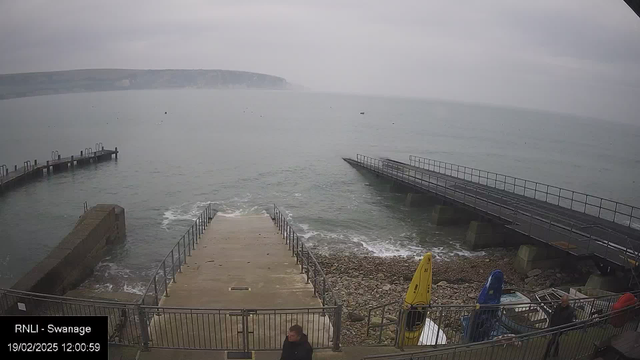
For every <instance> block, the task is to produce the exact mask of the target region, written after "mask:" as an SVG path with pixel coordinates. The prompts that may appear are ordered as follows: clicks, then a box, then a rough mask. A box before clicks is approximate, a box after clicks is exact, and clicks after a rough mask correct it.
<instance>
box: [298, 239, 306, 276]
mask: <svg viewBox="0 0 640 360" xmlns="http://www.w3.org/2000/svg"><path fill="white" fill-rule="evenodd" d="M297 258H299V260H300V274H304V243H302V254H300V256H299V257H297Z"/></svg>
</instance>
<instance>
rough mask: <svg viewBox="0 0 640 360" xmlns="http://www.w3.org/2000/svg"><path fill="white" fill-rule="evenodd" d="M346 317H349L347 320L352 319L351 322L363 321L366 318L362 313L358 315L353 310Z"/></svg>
mask: <svg viewBox="0 0 640 360" xmlns="http://www.w3.org/2000/svg"><path fill="white" fill-rule="evenodd" d="M347 317H348V318H349V321H353V322H359V321H364V320H365V319H366V318H365V317H364V315H360V314H358V313H355V312H350V313H349V314H348V315H347Z"/></svg>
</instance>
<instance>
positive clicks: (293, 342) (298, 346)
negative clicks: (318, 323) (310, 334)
mask: <svg viewBox="0 0 640 360" xmlns="http://www.w3.org/2000/svg"><path fill="white" fill-rule="evenodd" d="M312 355H313V348H312V347H311V344H309V340H307V335H306V334H305V333H303V332H302V326H300V325H293V326H291V327H290V328H289V333H288V334H287V337H286V338H285V339H284V343H283V344H282V355H280V360H311V356H312Z"/></svg>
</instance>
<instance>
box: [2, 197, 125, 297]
mask: <svg viewBox="0 0 640 360" xmlns="http://www.w3.org/2000/svg"><path fill="white" fill-rule="evenodd" d="M125 236H126V225H125V213H124V208H122V207H120V206H118V205H111V204H100V205H96V206H94V207H92V208H91V209H89V210H88V211H87V212H85V213H84V214H83V215H82V216H81V217H80V219H79V220H78V222H77V223H76V226H75V228H74V229H73V230H72V231H71V232H70V233H69V234H68V235H67V236H66V237H65V238H64V239H62V241H61V242H60V243H59V244H58V246H56V247H55V248H54V249H53V250H51V252H50V253H49V255H47V257H46V258H44V260H42V261H41V262H40V263H38V264H37V265H36V266H34V267H33V268H32V269H31V270H30V271H29V272H28V273H27V274H26V275H24V276H23V277H22V278H20V279H19V280H18V281H17V282H16V283H15V284H14V285H13V287H12V289H15V290H22V291H30V292H37V293H44V294H53V295H64V294H65V293H66V292H67V291H69V290H71V289H73V288H75V287H77V286H78V285H80V284H81V283H82V282H83V281H85V280H86V279H87V278H88V277H89V276H90V275H91V274H92V273H93V269H94V268H95V266H96V265H97V264H98V263H99V262H100V261H101V260H102V258H103V257H104V255H105V254H106V252H107V250H108V249H109V248H110V247H112V246H113V245H117V244H120V243H122V242H124V240H125Z"/></svg>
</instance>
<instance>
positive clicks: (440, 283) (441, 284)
mask: <svg viewBox="0 0 640 360" xmlns="http://www.w3.org/2000/svg"><path fill="white" fill-rule="evenodd" d="M447 284H448V282H446V281H444V280H443V281H440V282H439V283H437V284H436V286H444V285H447Z"/></svg>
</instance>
